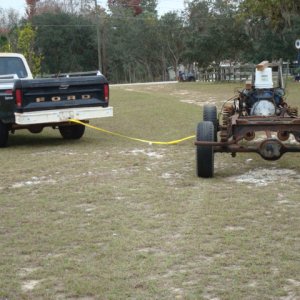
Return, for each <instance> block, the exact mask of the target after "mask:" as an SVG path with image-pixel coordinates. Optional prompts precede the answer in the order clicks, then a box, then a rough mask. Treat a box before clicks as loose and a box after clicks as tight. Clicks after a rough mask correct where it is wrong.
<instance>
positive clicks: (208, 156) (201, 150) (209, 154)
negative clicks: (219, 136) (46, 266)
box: [196, 121, 215, 178]
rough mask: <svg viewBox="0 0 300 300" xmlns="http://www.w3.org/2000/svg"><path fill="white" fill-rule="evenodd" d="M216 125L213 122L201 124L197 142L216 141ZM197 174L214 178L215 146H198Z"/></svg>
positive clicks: (198, 129) (198, 127)
mask: <svg viewBox="0 0 300 300" xmlns="http://www.w3.org/2000/svg"><path fill="white" fill-rule="evenodd" d="M214 131H215V129H214V124H213V123H212V122H211V121H203V122H200V123H199V124H198V126H197V141H206V142H213V141H214ZM196 173H197V176H198V177H203V178H211V177H213V176H214V150H213V146H200V145H197V146H196Z"/></svg>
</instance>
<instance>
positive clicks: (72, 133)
mask: <svg viewBox="0 0 300 300" xmlns="http://www.w3.org/2000/svg"><path fill="white" fill-rule="evenodd" d="M58 129H59V132H60V134H61V136H62V137H63V138H64V139H66V140H78V139H80V138H81V137H82V136H83V134H84V131H85V126H84V125H81V124H75V125H69V126H59V127H58Z"/></svg>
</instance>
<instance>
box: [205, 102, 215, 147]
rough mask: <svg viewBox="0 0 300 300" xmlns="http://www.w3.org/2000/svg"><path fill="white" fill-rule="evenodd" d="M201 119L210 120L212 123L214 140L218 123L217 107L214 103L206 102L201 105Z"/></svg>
mask: <svg viewBox="0 0 300 300" xmlns="http://www.w3.org/2000/svg"><path fill="white" fill-rule="evenodd" d="M203 121H210V122H212V123H213V124H214V128H215V133H214V141H215V142H216V141H217V133H218V126H219V124H218V117H217V107H216V106H215V105H211V104H206V105H204V106H203Z"/></svg>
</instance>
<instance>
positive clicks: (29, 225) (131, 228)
mask: <svg viewBox="0 0 300 300" xmlns="http://www.w3.org/2000/svg"><path fill="white" fill-rule="evenodd" d="M239 86H241V85H239V84H200V83H191V84H189V83H183V84H168V85H154V86H153V85H149V86H147V85H146V86H130V87H129V86H124V87H112V88H111V105H112V106H113V107H114V117H113V118H108V119H103V120H97V121H95V120H94V121H92V122H91V124H92V125H96V126H99V127H103V128H105V129H107V130H111V131H116V132H119V133H122V134H126V135H129V136H133V137H137V138H142V139H149V140H162V141H169V140H174V139H178V138H182V137H185V136H188V135H191V134H194V133H195V128H196V124H197V123H198V122H199V121H200V119H201V114H202V108H201V105H202V104H203V103H204V102H213V103H216V104H217V106H218V107H220V106H221V105H222V103H223V101H224V100H225V99H227V98H229V97H231V96H232V95H233V91H234V89H235V88H237V87H239ZM288 88H289V94H288V96H289V98H288V102H289V103H291V104H292V105H298V104H299V100H300V99H299V89H300V85H298V84H294V83H290V84H289V86H288ZM9 144H10V146H9V147H8V148H4V149H1V158H0V159H1V168H2V172H1V181H0V191H1V194H0V205H1V209H0V251H1V256H0V299H9V300H11V299H84V300H90V299H283V300H285V299H297V298H299V297H300V276H299V269H300V265H299V250H300V249H299V248H300V247H299V183H300V160H299V158H300V154H285V155H284V156H283V157H282V158H281V159H280V160H279V161H276V162H267V161H264V160H262V159H261V158H260V157H259V156H258V155H255V154H247V153H245V154H239V155H237V157H236V158H232V157H231V156H230V155H229V154H216V157H215V177H214V178H213V179H209V180H204V179H199V178H197V177H196V175H195V146H194V145H193V140H189V141H186V142H184V143H181V144H179V145H173V146H165V145H163V146H159V145H149V144H146V143H145V144H143V143H139V142H136V141H130V140H127V139H123V138H119V137H113V136H110V135H108V134H104V133H101V132H99V131H95V130H92V129H88V128H87V129H86V133H85V135H84V137H83V138H82V139H81V140H79V141H65V140H62V139H61V138H60V136H59V133H58V131H54V130H50V129H47V130H45V131H44V132H43V133H41V134H38V135H33V134H30V133H27V132H26V131H19V132H16V134H15V135H13V136H11V137H10V141H9ZM263 172H267V174H268V172H270V175H262V174H264V173H263ZM244 178H246V179H247V178H248V181H247V180H245V181H243V182H241V181H239V179H244ZM249 178H250V179H252V181H251V180H250V179H249ZM266 179H267V181H266ZM253 180H256V181H253Z"/></svg>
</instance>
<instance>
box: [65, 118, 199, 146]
mask: <svg viewBox="0 0 300 300" xmlns="http://www.w3.org/2000/svg"><path fill="white" fill-rule="evenodd" d="M69 121H70V122H72V123H77V124H81V125H84V126H86V127H89V128H92V129H95V130H98V131H102V132H105V133H108V134H111V135H114V136H119V137H123V138H126V139H129V140H133V141H138V142H142V143H147V144H150V145H152V144H155V145H175V144H179V143H181V142H183V141H186V140H190V139H193V138H195V135H191V136H188V137H185V138H182V139H179V140H174V141H169V142H158V141H148V140H143V139H138V138H134V137H130V136H127V135H124V134H120V133H117V132H112V131H109V130H106V129H103V128H99V127H96V126H93V125H90V124H87V123H84V122H81V121H79V120H75V119H69Z"/></svg>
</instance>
